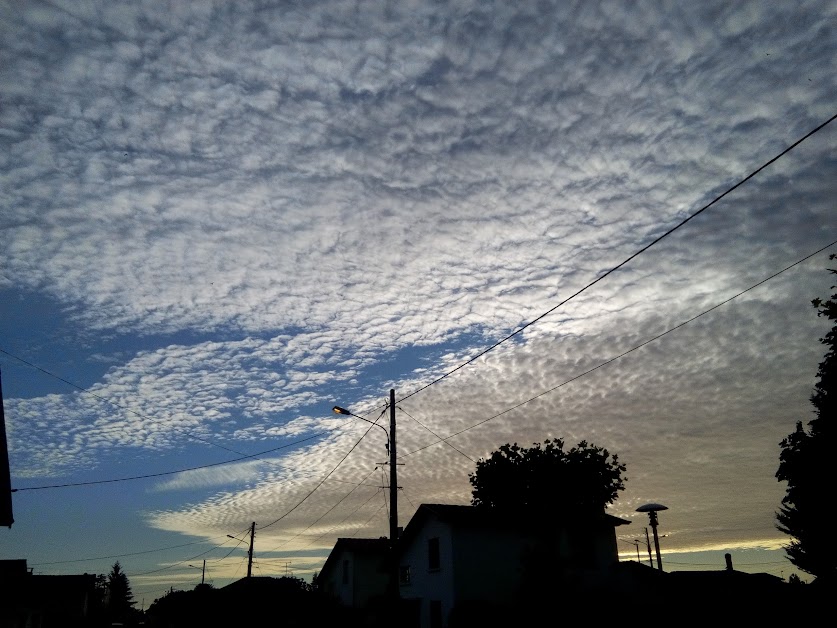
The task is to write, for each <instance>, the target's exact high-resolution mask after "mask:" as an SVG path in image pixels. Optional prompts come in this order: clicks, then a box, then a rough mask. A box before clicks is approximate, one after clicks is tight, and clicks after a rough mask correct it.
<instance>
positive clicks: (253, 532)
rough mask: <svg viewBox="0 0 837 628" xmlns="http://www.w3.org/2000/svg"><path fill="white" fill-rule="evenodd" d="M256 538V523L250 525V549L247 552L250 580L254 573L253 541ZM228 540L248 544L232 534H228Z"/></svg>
mask: <svg viewBox="0 0 837 628" xmlns="http://www.w3.org/2000/svg"><path fill="white" fill-rule="evenodd" d="M255 536H256V522H255V521H254V522H253V523H251V524H250V549H249V550H247V577H248V578H249V577H250V576H251V575H252V573H253V539H254V538H255ZM227 538H229V539H232V540H233V541H238V542H240V543H246V542H247V541H245V540H244V539H240V538H238V537H237V536H233V535H232V534H228V535H227Z"/></svg>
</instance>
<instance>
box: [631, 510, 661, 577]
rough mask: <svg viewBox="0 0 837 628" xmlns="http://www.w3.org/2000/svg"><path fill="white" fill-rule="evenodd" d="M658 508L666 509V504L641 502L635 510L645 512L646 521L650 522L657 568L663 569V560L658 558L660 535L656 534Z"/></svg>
mask: <svg viewBox="0 0 837 628" xmlns="http://www.w3.org/2000/svg"><path fill="white" fill-rule="evenodd" d="M660 510H668V506H663V505H662V504H653V503H652V504H643V505H642V506H640V507H639V508H637V509H636V511H637V512H647V513H648V522H649V523H650V524H651V529H652V530H653V531H654V549H655V550H657V569H659V570H660V571H662V570H663V560H662V558H660V537H659V536H657V512H659V511H660Z"/></svg>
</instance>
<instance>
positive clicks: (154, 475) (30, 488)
mask: <svg viewBox="0 0 837 628" xmlns="http://www.w3.org/2000/svg"><path fill="white" fill-rule="evenodd" d="M337 429H339V428H335V429H334V430H329V431H327V432H319V433H317V434H314V435H312V436H308V437H306V438H302V439H300V440H297V441H294V442H292V443H286V444H284V445H280V446H279V447H273V448H272V449H266V450H264V451H260V452H257V453H255V454H249V455H247V456H241V457H240V458H233V459H232V460H224V461H222V462H212V463H210V464H203V465H199V466H197V467H187V468H185V469H177V470H176V471H161V472H159V473H146V474H144V475H132V476H129V477H123V478H112V479H109V480H91V481H89V482H70V483H67V484H48V485H45V486H27V487H24V488H13V489H12V493H18V492H22V491H40V490H43V489H47V488H69V487H75V486H91V485H94V484H110V483H113V482H128V481H130V480H144V479H147V478H157V477H161V476H164V475H175V474H177V473H185V472H186V471H197V470H198V469H209V468H211V467H220V466H222V465H225V464H232V463H233V462H241V461H242V460H249V459H251V458H258V457H259V456H264V455H265V454H269V453H272V452H274V451H279V450H280V449H287V448H288V447H293V446H294V445H299V444H300V443H304V442H306V441H309V440H312V439H314V438H319V437H320V436H325V435H326V434H329V433H330V432H333V431H336V430H337ZM264 462H269V461H268V460H265V461H264Z"/></svg>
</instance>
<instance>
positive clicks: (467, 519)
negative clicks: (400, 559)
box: [399, 504, 630, 549]
mask: <svg viewBox="0 0 837 628" xmlns="http://www.w3.org/2000/svg"><path fill="white" fill-rule="evenodd" d="M429 517H435V518H437V519H439V520H440V521H443V522H445V523H447V524H449V525H452V526H455V527H459V528H483V529H486V528H488V529H497V530H506V531H509V532H526V533H531V525H530V524H529V523H528V522H527V521H525V519H522V518H521V517H519V516H517V515H514V514H509V513H501V512H497V511H493V510H491V509H486V508H478V507H476V506H470V505H464V504H421V505H420V506H419V507H418V509H417V510H416V513H415V514H414V515H413V518H412V519H410V522H409V523H408V524H407V527H406V528H405V529H404V532H403V534H402V535H401V537H400V538H399V545H400V546H401V548H402V549H403V547H404V546H405V545H407V544H409V542H410V540H411V539H412V537H413V536H414V535H415V534H416V533H417V532H418V530H419V529H420V528H421V526H422V525H423V524H424V522H425V521H426V520H427V519H428V518H429ZM594 520H595V521H594V523H597V524H600V525H608V526H613V527H616V526H621V525H625V524H628V523H630V521H628V520H627V519H620V518H619V517H614V516H613V515H609V514H607V513H604V512H603V513H601V514H600V515H597V516H596V517H594ZM554 523H555V525H556V526H557V525H560V524H559V522H558V521H555V522H554Z"/></svg>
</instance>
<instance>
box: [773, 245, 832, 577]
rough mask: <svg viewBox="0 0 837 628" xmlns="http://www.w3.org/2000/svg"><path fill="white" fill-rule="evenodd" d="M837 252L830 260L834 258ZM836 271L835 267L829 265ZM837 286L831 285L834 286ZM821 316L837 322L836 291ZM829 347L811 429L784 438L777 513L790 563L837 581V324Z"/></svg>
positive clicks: (818, 304)
mask: <svg viewBox="0 0 837 628" xmlns="http://www.w3.org/2000/svg"><path fill="white" fill-rule="evenodd" d="M835 257H837V256H835V255H834V254H832V255H830V256H829V259H835ZM829 271H830V272H832V273H837V270H835V269H829ZM835 287H837V286H831V289H832V290H833V289H834V288H835ZM812 304H813V306H814V307H815V308H816V309H817V316H824V317H826V318H828V319H829V320H832V321H837V294H833V295H832V296H831V299H829V300H827V301H822V300H821V299H814V300H813V301H812ZM820 342H821V343H823V344H824V345H825V346H826V347H828V350H827V351H826V354H825V357H824V358H823V360H822V362H820V365H819V370H818V371H817V380H818V381H817V382H816V384H815V385H814V392H813V394H812V395H811V403H812V404H813V406H814V414H815V417H814V418H813V419H812V420H811V421H809V422H808V429H807V430H806V429H805V428H804V427H803V425H802V421H798V422H797V424H796V429H795V430H794V431H793V432H792V433H791V434H789V435H788V436H787V438H785V439H784V440H782V442H781V443H780V447H781V453H780V455H779V469H778V471H776V478H777V479H778V480H779V481H780V482H787V483H788V486H787V489H786V490H785V496H784V497H783V498H782V506H781V507H780V509H779V512H778V513H776V520H777V522H778V525H777V526H776V527H777V528H778V529H779V530H781V531H782V532H784V533H785V534H787V535H789V536H790V537H792V540H791V541H790V543H788V544H787V545H786V546H785V553H786V554H787V557H788V559H789V560H790V562H791V563H793V564H794V565H796V566H797V567H798V568H799V569H801V570H802V571H805V572H807V573H809V574H811V575H813V576H815V577H816V578H817V580H820V579H821V580H823V581H827V582H834V581H835V580H837V547H835V544H834V541H833V539H832V530H831V522H832V519H831V507H830V506H829V505H828V504H829V495H830V494H831V488H832V485H833V483H832V479H831V474H832V468H833V467H832V464H833V457H834V454H835V451H837V438H835V437H836V436H837V433H835V429H837V426H835V421H837V416H835V413H837V324H835V325H834V326H833V327H832V328H831V331H829V332H828V333H827V334H826V335H825V337H824V338H820Z"/></svg>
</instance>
